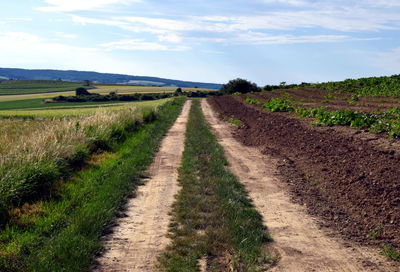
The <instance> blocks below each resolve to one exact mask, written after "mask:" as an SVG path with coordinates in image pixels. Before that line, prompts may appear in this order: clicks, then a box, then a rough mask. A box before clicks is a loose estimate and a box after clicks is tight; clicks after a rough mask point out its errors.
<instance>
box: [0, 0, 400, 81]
mask: <svg viewBox="0 0 400 272" xmlns="http://www.w3.org/2000/svg"><path fill="white" fill-rule="evenodd" d="M0 67H7V68H26V69H63V70H84V71H97V72H108V73H122V74H129V75H141V76H157V77H164V78H171V79H180V80H190V81H202V82H214V83H226V82H227V81H229V80H230V79H234V78H238V77H240V78H245V79H247V80H250V81H253V82H256V83H257V84H258V85H260V86H264V85H266V84H278V83H280V82H282V81H285V82H287V83H301V82H323V81H334V80H343V79H346V78H359V77H366V76H382V75H392V74H398V73H400V0H318V1H317V0H246V1H245V0H212V1H211V0H13V1H1V3H0Z"/></svg>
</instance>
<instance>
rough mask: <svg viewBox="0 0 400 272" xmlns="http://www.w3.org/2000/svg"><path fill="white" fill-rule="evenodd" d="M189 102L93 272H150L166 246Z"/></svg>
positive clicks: (108, 240) (129, 203) (107, 241)
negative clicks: (148, 176)
mask: <svg viewBox="0 0 400 272" xmlns="http://www.w3.org/2000/svg"><path fill="white" fill-rule="evenodd" d="M190 107H191V101H187V102H186V103H185V105H184V106H183V110H182V113H181V115H180V116H179V117H178V119H177V120H176V122H175V124H174V125H173V126H172V128H171V129H170V130H169V131H168V133H167V135H166V136H165V138H164V139H163V140H162V142H161V147H160V150H159V151H158V153H157V154H156V157H155V159H154V162H153V163H152V165H151V166H150V168H149V174H150V178H149V179H148V180H147V181H146V183H145V185H143V186H140V187H139V188H138V189H137V192H136V197H135V198H132V199H131V200H129V202H128V203H127V208H126V212H125V213H126V217H124V218H120V219H118V220H117V226H116V227H115V228H114V229H113V232H112V234H110V235H109V236H108V237H106V239H105V242H104V246H105V248H106V251H105V252H104V254H103V255H102V256H101V257H99V258H98V260H97V262H98V265H97V266H96V267H95V268H94V270H93V271H94V272H117V271H131V272H135V271H142V272H143V271H144V272H146V271H153V270H154V264H155V261H156V258H157V256H158V255H159V254H160V253H161V251H162V250H163V249H164V248H165V247H166V246H167V245H168V242H169V239H168V238H167V237H166V234H167V233H168V224H169V222H170V216H169V214H168V213H169V212H170V209H171V205H172V203H173V201H174V196H175V195H176V194H177V192H178V190H179V187H178V181H177V178H178V172H177V170H178V168H179V166H180V163H181V158H182V153H183V150H184V142H185V132H186V125H187V121H188V116H189V110H190Z"/></svg>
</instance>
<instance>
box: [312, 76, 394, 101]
mask: <svg viewBox="0 0 400 272" xmlns="http://www.w3.org/2000/svg"><path fill="white" fill-rule="evenodd" d="M311 87H315V88H318V89H322V90H329V91H336V90H338V91H342V92H350V93H354V94H356V95H358V96H387V97H400V75H393V76H390V77H387V76H384V77H368V78H359V79H346V80H344V81H337V82H325V83H318V84H312V85H311Z"/></svg>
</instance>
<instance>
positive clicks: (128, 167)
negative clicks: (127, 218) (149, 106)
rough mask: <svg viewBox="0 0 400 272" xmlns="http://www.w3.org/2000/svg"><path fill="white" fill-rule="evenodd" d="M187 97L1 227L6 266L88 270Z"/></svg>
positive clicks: (0, 263)
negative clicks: (55, 196) (56, 194)
mask: <svg viewBox="0 0 400 272" xmlns="http://www.w3.org/2000/svg"><path fill="white" fill-rule="evenodd" d="M183 101H184V100H183V99H178V100H175V101H172V102H168V103H166V104H165V105H163V106H162V108H161V109H160V110H159V111H158V113H157V119H156V120H155V121H153V122H151V123H148V124H145V125H143V126H142V127H141V128H140V129H139V130H138V131H137V132H135V133H134V134H133V135H132V136H131V137H130V138H128V139H127V140H126V141H125V142H124V143H123V144H122V145H121V146H120V147H119V149H118V150H117V151H116V152H115V153H111V154H108V155H105V156H104V158H103V159H102V160H101V163H98V164H95V165H93V166H91V167H89V168H87V169H84V170H82V171H80V172H78V173H76V175H74V176H73V178H72V179H71V180H70V181H69V182H68V183H65V184H62V185H61V186H62V188H61V189H60V197H59V199H54V200H50V201H47V202H39V203H36V204H34V205H31V206H29V208H28V211H25V212H26V213H27V214H26V216H25V217H24V216H22V217H19V218H20V220H22V221H23V220H25V222H20V223H21V224H19V225H10V226H8V227H7V228H6V229H5V230H3V231H1V232H0V271H38V272H39V271H43V272H45V271H46V272H48V271H53V272H56V271H71V272H76V271H87V270H88V269H89V267H90V265H91V263H92V262H93V259H94V256H95V254H96V253H98V252H99V250H100V249H101V243H100V239H101V236H102V235H103V234H104V232H105V231H107V229H108V228H109V226H110V225H111V224H112V222H113V219H114V218H115V216H117V215H118V210H119V209H120V208H121V206H122V205H123V203H124V202H125V199H126V197H128V196H129V195H130V194H132V191H134V189H135V188H136V187H137V185H138V184H139V183H140V177H141V175H143V172H144V171H145V170H146V168H147V167H148V165H150V163H151V162H152V160H153V155H154V153H155V151H156V150H157V148H158V146H159V144H160V142H161V139H162V138H163V136H164V135H165V133H166V131H167V130H168V129H169V128H170V127H171V125H172V124H173V122H174V121H175V120H176V118H177V116H178V114H179V112H180V111H181V109H182V104H183ZM23 223H25V224H23Z"/></svg>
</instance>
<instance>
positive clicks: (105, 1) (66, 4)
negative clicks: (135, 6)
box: [37, 0, 141, 11]
mask: <svg viewBox="0 0 400 272" xmlns="http://www.w3.org/2000/svg"><path fill="white" fill-rule="evenodd" d="M45 2H46V3H47V4H48V5H47V6H43V7H39V8H37V9H38V10H41V11H76V10H96V9H101V8H106V7H109V6H112V5H119V4H121V5H127V4H130V3H137V2H141V0H86V1H85V0H83V1H82V0H45Z"/></svg>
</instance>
